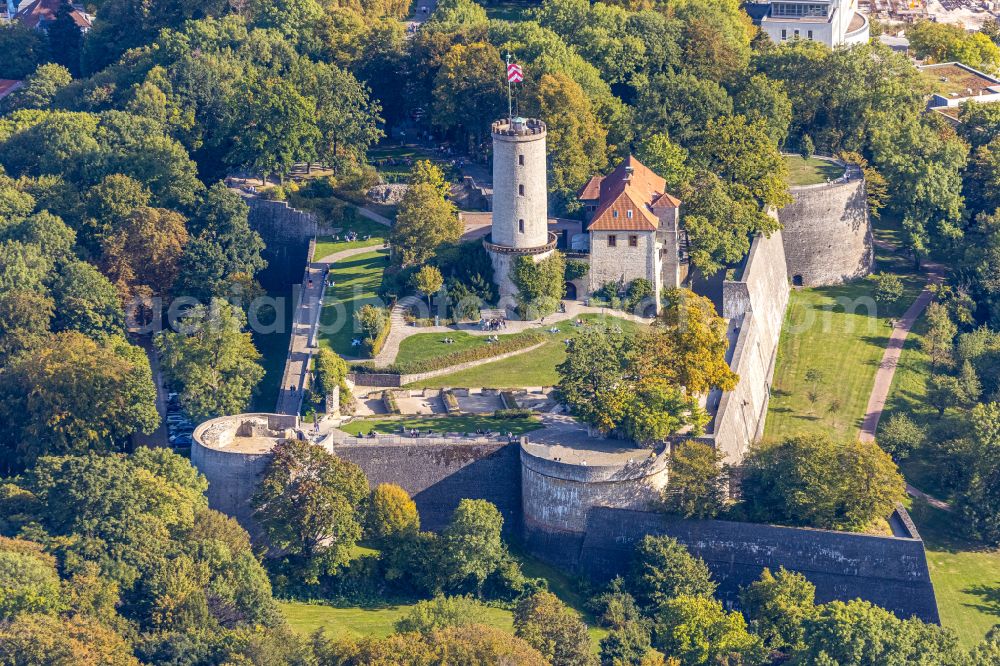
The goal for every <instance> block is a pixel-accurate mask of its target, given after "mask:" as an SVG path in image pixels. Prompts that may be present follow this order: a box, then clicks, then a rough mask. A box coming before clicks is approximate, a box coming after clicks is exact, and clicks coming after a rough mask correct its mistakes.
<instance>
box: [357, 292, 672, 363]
mask: <svg viewBox="0 0 1000 666" xmlns="http://www.w3.org/2000/svg"><path fill="white" fill-rule="evenodd" d="M420 303H421V300H420V299H419V298H417V297H416V296H406V297H403V298H401V299H399V301H398V302H397V303H396V305H395V306H394V307H393V308H392V313H391V315H390V316H389V321H390V325H391V326H392V328H391V329H390V330H389V335H388V337H386V340H385V344H383V345H382V350H381V351H380V352H379V353H378V355H377V356H376V357H375V358H374V359H372V361H373V364H374V365H375V367H376V368H382V367H385V366H387V365H390V364H391V363H393V362H394V361H395V360H396V357H397V356H398V355H399V346H400V344H402V342H403V340H405V339H406V338H408V337H410V336H411V335H419V334H421V333H440V334H444V335H446V334H448V333H455V332H456V331H461V332H463V333H468V334H469V335H481V336H487V335H511V334H513V333H520V332H522V331H527V330H531V329H537V328H541V327H543V326H548V325H553V324H557V323H559V322H561V321H566V320H567V319H572V318H574V317H577V316H579V315H582V314H606V315H608V316H610V317H617V318H620V319H628V320H629V321H634V322H636V323H639V324H650V323H652V321H653V320H652V319H649V318H646V317H640V316H638V315H634V314H629V313H627V312H619V311H617V310H610V309H608V308H602V307H596V306H593V305H584V304H583V303H581V302H579V301H563V305H564V306H565V307H566V311H565V312H556V313H554V314H550V315H547V316H545V317H542V318H540V319H531V320H523V321H522V320H509V319H508V320H507V326H506V327H505V328H504V329H503V330H500V331H484V330H483V329H482V328H480V326H479V324H478V323H468V324H457V325H455V326H410V325H409V324H407V323H406V318H405V313H406V311H407V310H408V309H409V308H410V307H412V306H413V305H416V304H420ZM529 349H530V348H529ZM525 351H527V349H526V350H525ZM491 360H494V359H483V362H484V363H486V362H489V361H491Z"/></svg>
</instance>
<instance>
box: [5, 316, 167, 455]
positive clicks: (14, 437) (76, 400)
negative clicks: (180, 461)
mask: <svg viewBox="0 0 1000 666" xmlns="http://www.w3.org/2000/svg"><path fill="white" fill-rule="evenodd" d="M0 396H2V399H0V414H2V415H3V419H4V423H6V427H5V428H4V432H3V435H2V436H0V438H2V439H0V441H2V442H3V447H4V449H5V454H4V456H3V458H4V461H5V464H6V466H7V467H8V469H10V468H11V467H12V466H13V467H17V466H19V465H23V464H29V463H31V462H32V461H34V460H35V459H37V458H38V457H39V456H43V455H53V454H64V453H84V452H86V451H88V450H99V451H107V450H111V449H114V448H117V447H119V446H121V445H123V444H125V442H126V441H127V439H128V438H129V437H130V436H131V435H132V434H133V433H135V432H138V431H143V432H152V431H153V429H155V428H156V426H157V425H158V424H159V416H158V414H157V412H156V388H155V387H154V386H153V379H152V373H151V371H150V369H149V360H148V359H147V358H146V355H145V353H143V351H142V349H140V348H139V347H134V346H132V345H130V344H129V343H128V342H126V341H125V339H124V338H121V337H116V336H112V337H107V338H105V339H104V340H101V341H94V340H92V339H90V338H88V337H86V336H84V335H83V334H81V333H77V332H75V331H66V332H64V333H57V334H55V335H53V336H51V337H50V338H48V339H47V340H46V341H45V342H44V344H43V345H42V346H40V347H36V348H33V349H31V350H29V351H25V352H22V353H20V354H17V355H15V356H14V357H13V358H11V359H10V360H9V362H8V364H7V366H6V368H5V369H4V372H3V373H0Z"/></svg>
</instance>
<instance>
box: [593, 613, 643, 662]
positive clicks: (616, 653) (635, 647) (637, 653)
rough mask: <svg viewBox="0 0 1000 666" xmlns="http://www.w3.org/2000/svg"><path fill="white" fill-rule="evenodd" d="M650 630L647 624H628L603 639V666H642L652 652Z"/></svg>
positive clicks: (612, 631)
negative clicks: (645, 658)
mask: <svg viewBox="0 0 1000 666" xmlns="http://www.w3.org/2000/svg"><path fill="white" fill-rule="evenodd" d="M651 641H652V639H651V637H650V629H649V627H647V626H646V623H645V622H635V621H633V622H628V623H626V624H624V625H622V626H621V627H618V628H616V629H613V630H611V631H610V632H608V635H607V636H605V637H604V638H602V639H601V665H602V666H642V665H643V664H644V663H645V662H644V657H646V655H648V654H649V652H650V650H652V647H653V646H652V642H651Z"/></svg>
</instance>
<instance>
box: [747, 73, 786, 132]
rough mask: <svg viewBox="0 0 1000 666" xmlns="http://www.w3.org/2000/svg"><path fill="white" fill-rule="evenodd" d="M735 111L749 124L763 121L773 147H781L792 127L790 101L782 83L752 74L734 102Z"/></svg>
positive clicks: (762, 75) (761, 75)
mask: <svg viewBox="0 0 1000 666" xmlns="http://www.w3.org/2000/svg"><path fill="white" fill-rule="evenodd" d="M734 110H735V112H736V113H738V114H739V115H742V116H746V118H747V120H749V121H750V122H757V121H763V122H764V123H765V124H766V125H767V127H768V135H769V136H770V137H771V141H773V142H774V143H775V145H778V146H781V145H783V144H784V143H785V138H786V137H787V136H788V128H789V126H790V125H791V123H792V101H791V100H790V99H789V98H788V93H787V92H786V90H785V84H784V82H783V81H774V80H772V79H769V78H767V76H765V75H764V74H754V75H753V76H751V77H750V78H749V79H747V80H746V82H745V83H744V84H743V87H742V88H741V89H740V90H739V92H737V94H736V97H735V100H734Z"/></svg>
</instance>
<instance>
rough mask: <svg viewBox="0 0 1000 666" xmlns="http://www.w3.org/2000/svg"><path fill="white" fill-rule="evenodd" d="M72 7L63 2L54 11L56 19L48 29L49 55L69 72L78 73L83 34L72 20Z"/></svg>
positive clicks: (68, 3)
mask: <svg viewBox="0 0 1000 666" xmlns="http://www.w3.org/2000/svg"><path fill="white" fill-rule="evenodd" d="M74 11H75V10H74V9H73V5H72V4H71V3H70V2H68V1H66V0H64V1H63V2H62V3H60V4H59V9H57V10H56V18H55V20H54V21H52V25H50V26H49V27H48V30H47V32H48V37H49V53H50V54H51V55H52V58H53V60H55V61H56V62H57V63H59V64H60V65H63V66H65V67H66V69H68V70H69V71H70V72H73V73H75V74H79V73H80V65H81V62H80V56H81V49H82V46H83V33H82V32H81V31H80V26H78V25H77V24H76V20H75V19H74V18H73V12H74Z"/></svg>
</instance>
